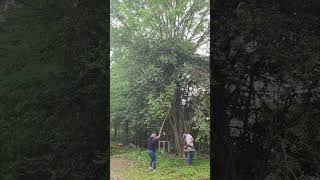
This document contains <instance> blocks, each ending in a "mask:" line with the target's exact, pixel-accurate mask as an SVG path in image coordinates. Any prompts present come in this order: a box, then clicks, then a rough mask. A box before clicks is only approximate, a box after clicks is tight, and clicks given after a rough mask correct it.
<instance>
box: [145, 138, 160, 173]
mask: <svg viewBox="0 0 320 180" xmlns="http://www.w3.org/2000/svg"><path fill="white" fill-rule="evenodd" d="M159 138H160V134H159V135H158V136H157V135H156V133H152V134H151V136H150V138H149V139H148V148H147V153H148V155H149V156H150V158H151V160H150V167H149V169H150V170H153V171H155V170H156V160H157V157H156V153H155V152H156V149H157V146H158V143H159ZM152 164H153V168H152Z"/></svg>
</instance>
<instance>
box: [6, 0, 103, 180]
mask: <svg viewBox="0 0 320 180" xmlns="http://www.w3.org/2000/svg"><path fill="white" fill-rule="evenodd" d="M16 5H17V6H15V7H13V8H10V9H8V10H7V11H5V12H3V13H2V15H3V17H5V21H2V22H1V24H0V63H1V66H0V127H1V128H0V129H1V131H0V147H1V150H0V159H1V161H0V179H24V180H27V179H32V180H34V179H103V178H104V177H105V174H106V170H105V167H104V166H102V165H105V161H104V160H103V158H104V157H105V149H106V146H105V135H106V133H107V129H106V126H105V124H106V118H107V117H106V115H105V114H106V108H107V107H106V98H107V93H106V92H107V91H106V89H107V83H106V82H107V81H106V77H107V76H106V68H107V67H106V65H107V58H106V57H107V56H106V55H107V48H106V45H107V44H106V40H107V39H106V37H107V36H106V32H105V28H106V25H105V24H106V23H107V21H106V16H105V14H106V8H105V7H106V6H105V4H104V2H103V1H99V0H91V1H86V2H82V1H80V2H78V1H45V0H33V1H16Z"/></svg>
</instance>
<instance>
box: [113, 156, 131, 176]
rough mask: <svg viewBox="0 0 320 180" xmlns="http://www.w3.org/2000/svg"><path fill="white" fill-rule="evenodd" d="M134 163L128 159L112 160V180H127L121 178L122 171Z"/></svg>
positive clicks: (116, 158)
mask: <svg viewBox="0 0 320 180" xmlns="http://www.w3.org/2000/svg"><path fill="white" fill-rule="evenodd" d="M132 164H133V162H132V161H129V160H127V159H122V158H119V157H111V158H110V170H111V171H110V178H111V180H124V179H125V178H123V177H121V171H124V170H125V169H126V168H128V167H129V166H130V165H132Z"/></svg>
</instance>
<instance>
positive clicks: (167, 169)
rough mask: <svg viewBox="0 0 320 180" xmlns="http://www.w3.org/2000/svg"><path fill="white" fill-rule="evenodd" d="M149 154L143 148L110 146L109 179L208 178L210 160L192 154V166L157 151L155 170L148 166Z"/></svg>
mask: <svg viewBox="0 0 320 180" xmlns="http://www.w3.org/2000/svg"><path fill="white" fill-rule="evenodd" d="M149 162H150V159H149V156H148V155H147V153H146V150H145V149H136V150H132V149H126V148H121V149H119V148H116V147H111V164H110V166H111V179H129V180H131V179H132V180H135V179H137V180H138V179H168V180H169V179H181V180H183V179H188V180H189V179H194V180H202V179H210V161H209V160H208V159H202V158H200V157H199V156H197V154H195V156H194V160H193V166H187V165H186V162H185V159H181V158H178V157H176V156H173V155H171V154H161V153H159V152H157V171H156V172H152V171H150V170H149V169H148V167H149Z"/></svg>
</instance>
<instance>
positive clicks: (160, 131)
mask: <svg viewBox="0 0 320 180" xmlns="http://www.w3.org/2000/svg"><path fill="white" fill-rule="evenodd" d="M170 109H171V106H169V109H168V113H167V115H166V117H165V118H164V120H163V122H162V126H161V129H160V132H159V135H160V134H161V132H162V128H163V125H164V122H165V121H166V119H167V117H168V115H169V112H170Z"/></svg>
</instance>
